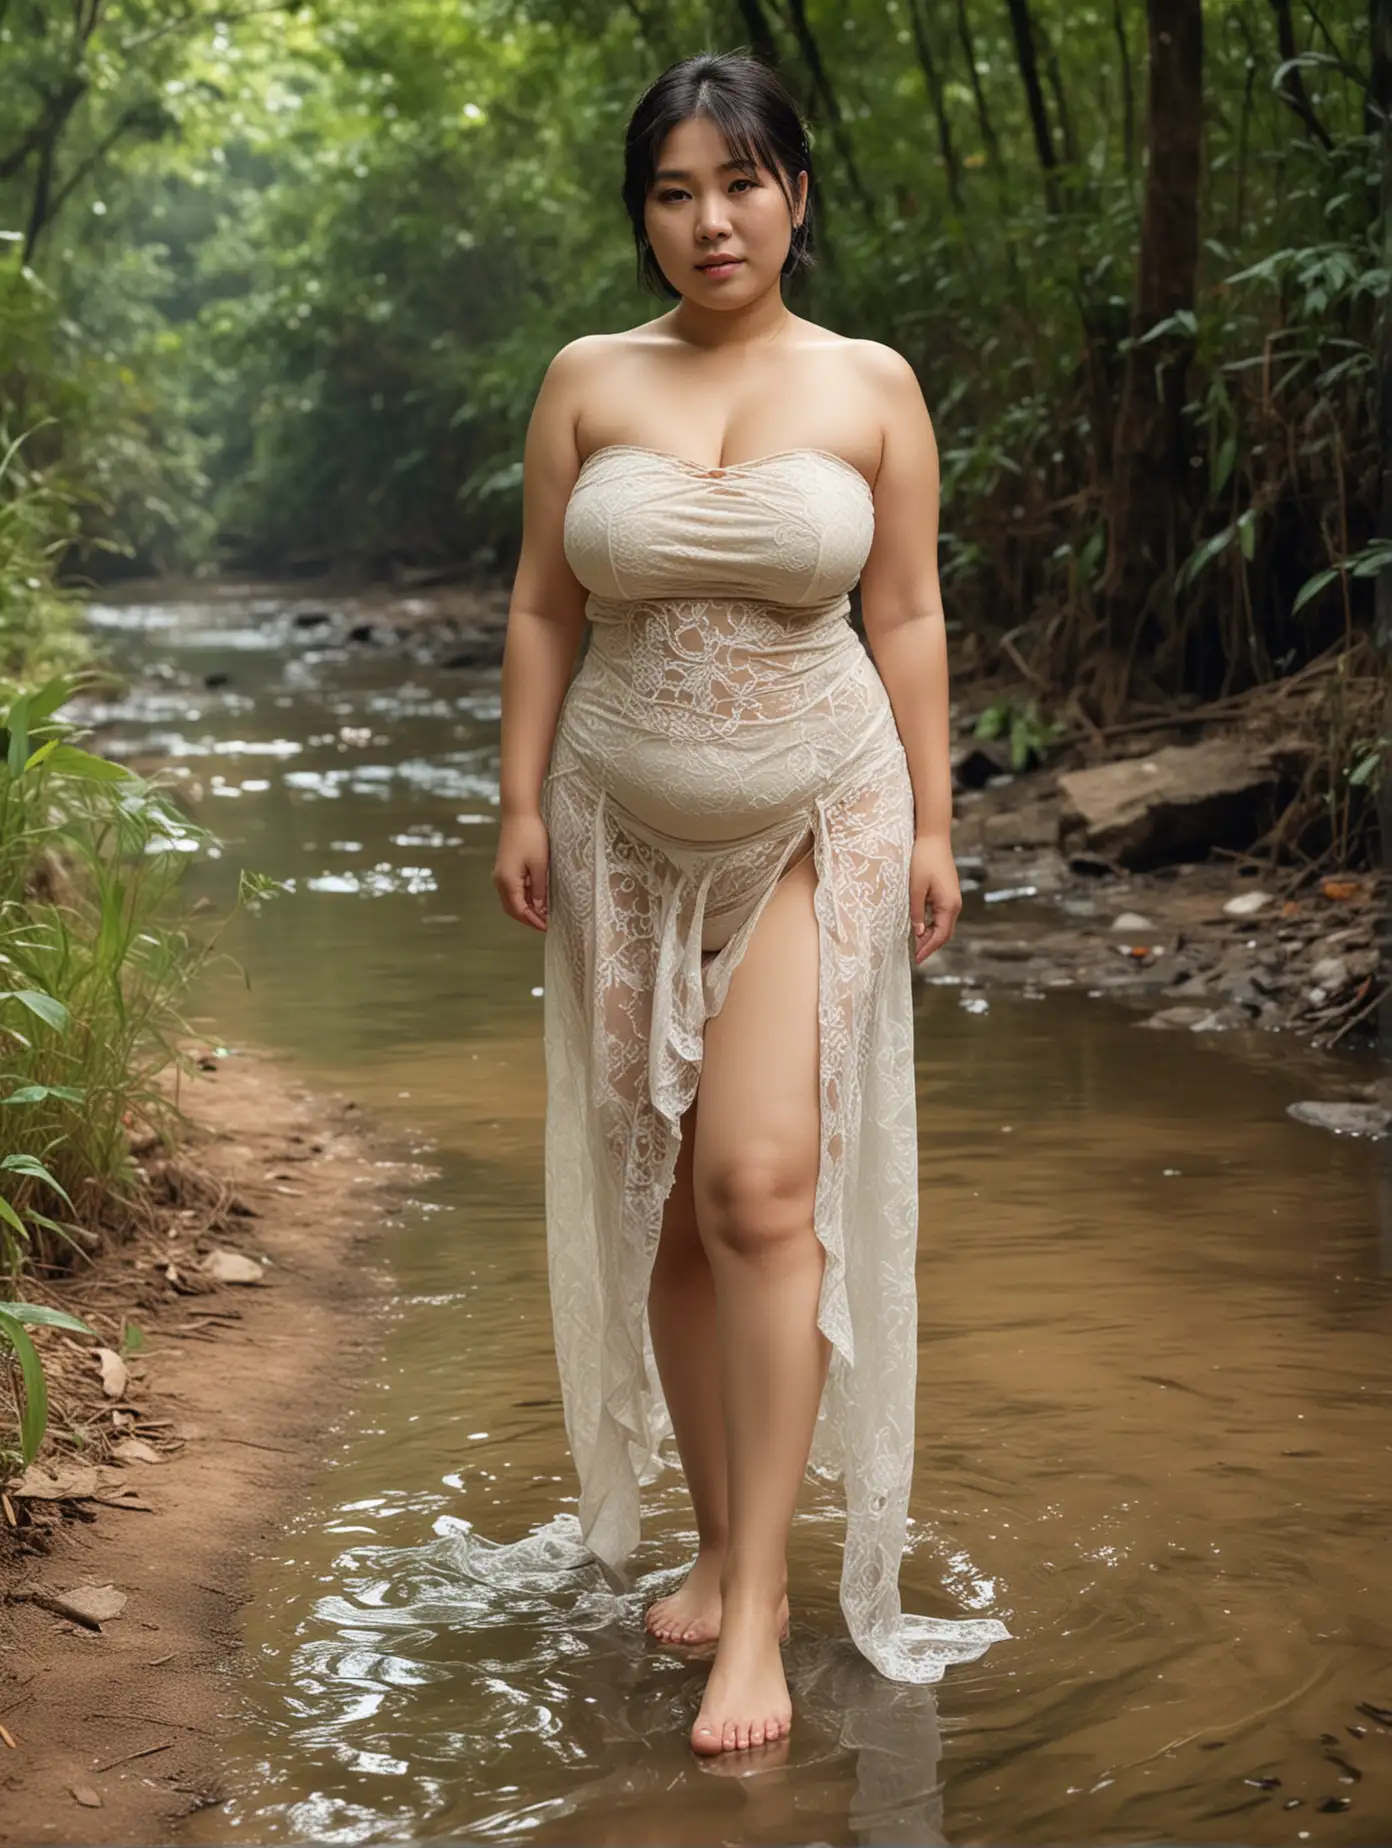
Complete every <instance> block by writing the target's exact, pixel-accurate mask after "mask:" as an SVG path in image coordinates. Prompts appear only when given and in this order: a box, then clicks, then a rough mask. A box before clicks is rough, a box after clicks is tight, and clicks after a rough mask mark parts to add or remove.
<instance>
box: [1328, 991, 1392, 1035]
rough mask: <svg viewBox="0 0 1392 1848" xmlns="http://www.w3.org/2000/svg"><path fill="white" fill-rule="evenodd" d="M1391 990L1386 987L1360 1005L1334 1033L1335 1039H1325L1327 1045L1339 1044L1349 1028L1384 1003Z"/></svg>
mask: <svg viewBox="0 0 1392 1848" xmlns="http://www.w3.org/2000/svg"><path fill="white" fill-rule="evenodd" d="M1368 979H1369V981H1371V980H1372V977H1371V976H1369V978H1368ZM1390 992H1392V990H1389V989H1387V988H1384V989H1383V990H1382V993H1381V994H1376V995H1374V996H1373V998H1372V1000H1371V1001H1369V1002H1368V1003H1367V1005H1366V1006H1365V1007H1360V1008H1359V1010H1358V1012H1357V1013H1356V1014H1351V1015H1350V1016H1349V1018H1348V1019H1347V1020H1346V1021H1345V1022H1344V1024H1343V1026H1341V1027H1340V1028H1339V1031H1338V1032H1337V1033H1336V1034H1335V1035H1334V1037H1333V1039H1330V1040H1326V1041H1325V1044H1326V1046H1337V1045H1338V1043H1339V1041H1340V1040H1341V1039H1342V1038H1343V1037H1344V1035H1345V1034H1346V1033H1347V1032H1348V1030H1349V1028H1350V1027H1356V1026H1357V1025H1358V1023H1359V1021H1360V1020H1366V1019H1367V1018H1368V1016H1369V1014H1371V1013H1372V1012H1373V1010H1374V1009H1375V1008H1377V1007H1379V1006H1380V1005H1381V1004H1382V1002H1383V1001H1385V1000H1386V999H1387V996H1388V994H1389V993H1390Z"/></svg>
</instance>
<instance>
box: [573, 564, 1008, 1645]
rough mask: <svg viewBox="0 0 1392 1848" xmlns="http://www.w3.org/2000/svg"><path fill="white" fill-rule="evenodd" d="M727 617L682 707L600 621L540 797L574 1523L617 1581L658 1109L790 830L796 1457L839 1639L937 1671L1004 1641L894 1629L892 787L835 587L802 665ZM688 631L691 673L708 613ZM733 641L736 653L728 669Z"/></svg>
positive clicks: (630, 1540)
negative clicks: (806, 1396)
mask: <svg viewBox="0 0 1392 1848" xmlns="http://www.w3.org/2000/svg"><path fill="white" fill-rule="evenodd" d="M594 601H595V600H593V599H592V603H593V602H594ZM734 607H735V611H736V613H735V616H734V617H733V618H731V617H730V615H729V611H730V609H731V606H729V605H725V606H722V613H723V614H724V615H725V617H726V628H725V630H724V634H725V637H726V643H727V646H726V659H725V662H724V664H723V665H724V666H725V667H726V668H727V669H730V674H729V675H727V679H726V681H725V683H724V687H723V690H722V689H721V688H720V687H719V686H717V684H716V682H715V681H714V680H713V679H712V677H711V675H710V673H709V672H708V671H705V670H704V669H703V671H704V673H705V686H704V690H703V693H702V695H701V698H700V699H699V700H696V699H691V700H684V699H683V698H681V697H680V683H677V688H678V694H677V697H675V698H671V697H669V698H662V697H661V696H660V693H659V691H658V690H656V689H654V688H653V687H652V686H651V685H647V686H643V685H642V684H641V683H642V647H641V639H642V632H643V625H642V624H639V625H637V626H636V627H635V626H632V625H629V626H626V627H625V628H624V631H623V634H622V638H621V640H620V638H618V637H617V636H616V637H613V638H606V636H605V632H604V630H603V629H597V630H596V633H595V636H594V637H593V638H592V643H591V648H590V650H589V653H588V654H587V656H586V659H585V661H584V663H583V664H582V666H581V670H580V672H579V674H578V675H577V677H576V679H575V681H574V683H573V684H572V686H571V688H570V689H569V691H568V693H567V697H566V701H565V705H564V707H563V709H562V714H561V720H560V724H559V726H558V729H557V736H556V742H555V747H554V750H553V754H552V761H551V766H550V769H549V771H548V774H547V778H546V782H545V785H544V788H543V816H544V819H545V821H546V825H547V828H548V832H549V836H550V867H549V874H548V900H549V905H548V909H549V924H548V930H547V936H546V945H545V1027H544V1031H545V1051H546V1071H547V1120H546V1213H547V1246H548V1263H549V1275H550V1288H551V1301H552V1313H553V1321H554V1329H555V1340H556V1354H557V1361H558V1365H559V1369H560V1377H561V1387H562V1396H563V1403H564V1410H565V1420H566V1430H567V1435H568V1437H569V1440H570V1446H571V1451H572V1454H573V1456H574V1458H575V1463H576V1467H577V1471H578V1474H579V1479H580V1506H579V1519H580V1525H581V1530H582V1532H583V1534H584V1537H585V1541H586V1544H587V1545H588V1546H589V1547H590V1548H591V1550H592V1551H593V1552H594V1553H595V1554H596V1556H598V1557H599V1558H601V1559H602V1560H604V1561H605V1563H606V1564H607V1565H609V1566H610V1567H611V1568H612V1569H614V1570H615V1571H619V1570H620V1569H621V1568H622V1565H623V1563H624V1561H625V1560H626V1559H627V1558H628V1556H629V1554H631V1552H632V1551H633V1549H634V1547H635V1546H636V1545H637V1542H638V1539H639V1532H640V1497H639V1491H640V1487H641V1485H643V1484H644V1483H647V1482H650V1481H652V1480H653V1479H654V1478H655V1477H656V1476H657V1475H658V1473H659V1472H660V1471H661V1469H662V1468H663V1467H664V1466H665V1465H666V1464H667V1463H668V1462H669V1461H675V1460H676V1459H675V1453H674V1451H673V1452H672V1453H670V1454H664V1445H665V1443H666V1440H667V1439H669V1438H670V1436H671V1434H672V1427H671V1421H670V1418H669V1416H668V1412H667V1407H666V1403H665V1400H664V1398H663V1394H662V1388H661V1382H660V1380H659V1377H658V1372H657V1367H656V1363H655V1360H654V1356H653V1350H652V1340H651V1334H650V1330H649V1327H648V1318H647V1296H648V1286H649V1280H650V1276H651V1271H652V1264H653V1258H654V1255H655V1253H656V1249H657V1243H658V1239H659V1236H660V1233H661V1227H662V1214H663V1208H664V1205H665V1202H666V1199H667V1195H668V1193H669V1191H670V1189H671V1185H672V1180H673V1176H674V1172H675V1168H676V1161H677V1152H678V1146H679V1141H680V1121H681V1118H682V1116H683V1114H684V1113H685V1111H686V1110H687V1109H688V1107H689V1106H690V1104H691V1101H692V1099H693V1097H694V1096H695V1093H696V1088H697V1084H698V1081H699V1078H700V1070H701V1057H702V1047H703V1033H704V1026H705V1022H706V1020H707V1019H708V1018H710V1016H711V1015H713V1014H715V1013H717V1012H718V1011H719V1009H720V1007H721V1005H722V1003H723V1001H724V998H725V994H726V991H727V989H728V987H729V983H730V979H731V977H732V975H733V973H734V970H735V968H736V967H737V966H738V963H739V960H740V957H741V956H742V954H743V951H744V948H745V946H746V944H747V943H748V941H749V938H750V936H751V935H752V933H753V930H754V928H755V926H756V925H757V923H758V919H759V916H760V914H761V912H762V909H763V906H764V904H765V903H766V902H767V900H768V897H769V895H770V894H771V892H772V890H773V888H774V885H775V884H776V882H777V880H778V879H779V877H780V876H781V874H782V873H783V872H785V871H786V870H787V869H788V867H789V866H790V865H792V864H793V863H794V861H795V860H796V859H798V858H799V857H801V854H802V853H804V852H806V851H807V847H808V842H809V839H810V843H811V851H812V853H813V856H814V859H815V864H816V872H817V887H816V894H815V899H814V907H815V913H816V918H817V928H818V941H819V949H820V967H819V993H818V1018H819V1025H820V1059H819V1063H820V1074H819V1093H820V1101H821V1151H820V1164H819V1172H818V1179H817V1187H816V1196H815V1209H814V1226H815V1231H816V1235H817V1237H818V1239H819V1240H820V1241H821V1244H822V1246H823V1248H824V1251H825V1254H826V1264H825V1271H824V1276H823V1282H822V1290H821V1298H820V1302H819V1306H818V1316H817V1320H818V1326H819V1327H820V1328H821V1330H822V1332H823V1334H824V1335H825V1336H826V1337H827V1339H828V1340H829V1342H830V1343H831V1348H832V1354H831V1362H830V1368H829V1372H828V1378H827V1384H826V1390H825V1392H824V1394H823V1398H822V1403H821V1406H820V1409H819V1412H818V1417H817V1423H816V1429H815V1433H814V1437H813V1442H812V1450H811V1456H810V1459H809V1469H810V1470H812V1471H813V1472H815V1473H816V1474H818V1475H819V1476H821V1477H823V1478H824V1479H827V1480H832V1481H835V1480H840V1481H841V1482H842V1483H843V1484H844V1491H845V1500H846V1517H847V1525H846V1545H845V1553H844V1560H843V1567H842V1576H841V1607H842V1611H843V1614H844V1616H845V1618H846V1622H847V1625H848V1628H849V1630H850V1632H851V1635H852V1637H853V1639H854V1640H855V1642H856V1644H857V1645H858V1647H859V1648H860V1649H861V1651H862V1652H863V1653H864V1654H865V1655H866V1656H867V1657H868V1658H869V1660H870V1661H871V1662H873V1663H874V1664H875V1666H876V1667H877V1668H878V1669H880V1671H881V1672H882V1673H884V1674H886V1675H888V1676H890V1677H892V1678H893V1679H896V1680H902V1681H920V1682H922V1681H936V1680H938V1679H939V1678H940V1677H941V1675H942V1673H943V1670H944V1667H945V1666H946V1665H947V1664H948V1663H950V1662H953V1661H962V1660H968V1659H971V1658H973V1657H975V1656H978V1655H980V1654H981V1653H982V1651H983V1650H984V1649H985V1648H986V1647H987V1646H988V1645H989V1644H990V1643H991V1642H992V1641H995V1640H996V1639H998V1638H1000V1637H1004V1636H1006V1635H1008V1632H1007V1631H1006V1629H1005V1627H1004V1626H1003V1625H1002V1624H1000V1623H998V1622H997V1621H995V1620H994V1619H976V1620H969V1621H965V1622H956V1621H945V1620H936V1619H929V1618H924V1617H905V1616H904V1615H903V1613H902V1610H901V1605H900V1596H899V1583H898V1579H899V1565H900V1559H901V1555H902V1552H903V1548H904V1542H905V1533H906V1516H907V1511H908V1500H909V1490H910V1483H911V1478H912V1473H913V1460H914V1389H915V1380H916V1371H917V1332H918V1325H917V1299H916V1292H915V1278H914V1258H915V1248H916V1241H917V1223H918V1139H917V1122H916V1098H915V1088H914V1035H913V998H912V970H911V957H910V940H911V934H910V920H909V892H908V874H909V859H910V853H911V849H912V844H913V792H912V786H911V784H910V781H909V774H908V765H907V761H906V759H905V756H904V750H903V745H902V743H901V741H900V739H899V736H898V733H897V731H896V729H895V726H894V721H893V715H892V712H891V709H890V706H889V701H888V697H887V695H886V693H885V691H884V687H883V685H882V683H881V682H880V680H879V677H878V675H877V674H876V672H875V670H874V667H873V665H872V663H871V662H870V660H869V657H868V656H867V655H866V653H865V650H864V648H863V647H862V645H861V644H860V642H859V640H858V638H857V637H856V636H855V633H854V631H853V630H851V628H850V626H849V624H848V623H846V622H845V620H844V613H843V612H844V607H845V606H844V600H843V601H842V604H841V606H840V608H839V609H838V610H836V611H827V612H824V613H822V615H821V618H820V619H819V620H818V619H814V620H813V622H812V623H811V624H807V623H806V622H804V624H803V625H801V633H799V632H793V635H792V640H793V641H794V642H797V641H799V640H801V641H802V642H803V644H804V646H803V648H802V651H801V654H799V650H798V649H797V648H796V647H795V646H794V647H790V648H788V649H787V650H785V651H784V652H783V654H782V655H781V656H780V655H778V651H777V649H774V650H769V649H768V648H767V647H766V646H765V647H762V648H761V647H755V646H751V642H752V643H754V644H757V643H759V642H760V640H761V639H763V640H764V641H765V642H766V641H767V639H768V636H767V634H764V633H763V632H761V630H760V622H761V621H766V617H765V613H764V611H763V610H762V609H761V608H758V607H757V606H756V609H755V612H754V614H753V615H752V616H750V617H748V618H747V619H746V620H745V622H744V624H743V626H741V621H740V617H739V613H738V612H739V609H740V607H741V606H734ZM689 613H690V606H683V607H682V608H680V609H677V610H669V609H666V608H663V607H661V606H654V608H653V611H652V616H651V621H650V625H649V626H650V628H654V629H656V630H657V631H658V633H657V635H656V636H655V637H653V636H650V638H649V640H650V646H651V649H652V652H653V653H654V654H655V655H656V656H658V657H659V658H660V659H661V660H662V661H663V662H665V663H666V664H668V666H670V661H671V659H672V657H673V644H672V639H671V637H672V631H673V628H674V626H677V625H680V624H681V623H682V622H684V621H685V620H686V619H687V618H688V616H689ZM693 633H695V634H697V635H699V637H700V638H701V644H702V646H703V647H705V649H706V656H705V659H706V661H707V664H708V662H709V657H710V655H711V654H713V653H717V652H718V649H715V648H713V647H711V646H709V642H710V638H711V637H712V636H716V635H719V633H720V629H719V625H718V624H717V625H714V626H712V625H711V624H710V623H707V624H705V625H704V626H700V627H699V628H698V629H696V630H695V631H693ZM787 634H788V628H787V625H783V626H782V627H780V628H779V629H778V630H776V631H774V633H773V639H774V640H775V641H777V640H780V639H781V638H783V637H784V636H786V635H787ZM635 637H637V638H638V643H639V645H638V646H637V647H636V649H635ZM606 639H607V640H610V642H611V646H609V647H606V646H605V641H606ZM736 647H740V648H743V649H745V650H746V652H748V653H752V654H753V655H754V656H755V657H756V663H755V667H754V670H753V671H752V672H751V673H749V674H747V675H745V677H744V678H743V680H741V679H740V678H739V677H738V676H737V675H734V671H733V670H734V667H736V666H742V665H744V663H743V662H732V661H731V658H730V657H731V655H732V653H733V651H734V649H735V648H736ZM635 652H636V653H637V656H638V659H637V661H636V662H635V659H634V656H635ZM775 656H777V658H776V659H774V658H773V657H775ZM616 662H617V663H618V665H616ZM756 683H757V684H756ZM745 688H750V689H752V691H751V692H750V695H749V697H748V698H747V699H746V698H745V695H744V689H745Z"/></svg>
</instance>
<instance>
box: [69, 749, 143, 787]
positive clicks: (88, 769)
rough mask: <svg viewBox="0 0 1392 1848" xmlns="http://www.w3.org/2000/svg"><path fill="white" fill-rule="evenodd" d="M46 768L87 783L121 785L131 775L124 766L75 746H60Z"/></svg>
mask: <svg viewBox="0 0 1392 1848" xmlns="http://www.w3.org/2000/svg"><path fill="white" fill-rule="evenodd" d="M48 767H49V769H50V770H56V771H58V773H59V774H60V775H61V776H75V777H79V778H81V779H82V780H83V781H85V782H89V783H123V782H125V781H126V780H127V778H128V777H129V776H130V775H131V772H130V771H129V770H127V769H126V767H125V765H124V764H114V763H112V761H111V760H110V758H108V757H97V756H94V755H93V753H92V752H91V751H82V750H79V749H78V747H77V746H76V745H75V744H60V745H59V746H58V747H57V748H56V750H55V751H54V753H53V755H52V756H51V757H50V758H49V760H48Z"/></svg>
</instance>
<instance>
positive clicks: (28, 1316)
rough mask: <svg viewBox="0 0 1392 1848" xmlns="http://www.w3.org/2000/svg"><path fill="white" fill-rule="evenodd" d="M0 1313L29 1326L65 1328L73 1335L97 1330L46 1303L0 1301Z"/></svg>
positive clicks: (87, 1333)
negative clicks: (51, 1307)
mask: <svg viewBox="0 0 1392 1848" xmlns="http://www.w3.org/2000/svg"><path fill="white" fill-rule="evenodd" d="M0 1314H4V1315H12V1316H13V1317H14V1319H15V1321H16V1322H26V1323H28V1324H29V1326H30V1327H31V1328H40V1327H42V1328H66V1329H68V1330H69V1331H70V1333H72V1334H74V1335H95V1334H96V1332H97V1331H96V1329H95V1328H89V1327H88V1326H87V1324H86V1323H85V1322H84V1321H82V1320H81V1318H80V1317H78V1316H75V1315H69V1314H68V1312H67V1310H66V1309H50V1308H49V1307H48V1306H47V1304H46V1303H0Z"/></svg>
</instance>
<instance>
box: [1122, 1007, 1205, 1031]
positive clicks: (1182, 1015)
mask: <svg viewBox="0 0 1392 1848" xmlns="http://www.w3.org/2000/svg"><path fill="white" fill-rule="evenodd" d="M1210 1012H1211V1009H1209V1008H1206V1007H1198V1006H1193V1005H1191V1006H1189V1007H1161V1008H1157V1009H1156V1010H1155V1012H1154V1013H1153V1014H1147V1016H1146V1018H1145V1019H1144V1020H1138V1021H1137V1022H1136V1025H1137V1026H1138V1027H1196V1026H1197V1025H1198V1024H1199V1022H1200V1021H1201V1020H1207V1019H1208V1017H1209V1014H1210Z"/></svg>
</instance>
